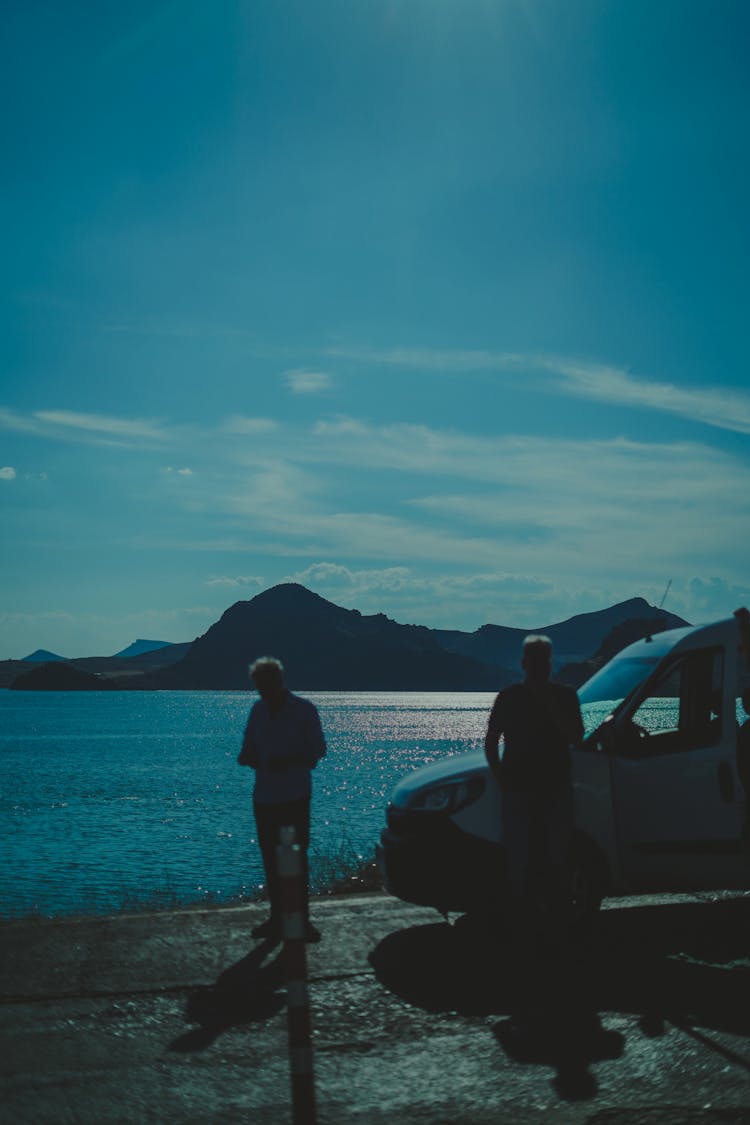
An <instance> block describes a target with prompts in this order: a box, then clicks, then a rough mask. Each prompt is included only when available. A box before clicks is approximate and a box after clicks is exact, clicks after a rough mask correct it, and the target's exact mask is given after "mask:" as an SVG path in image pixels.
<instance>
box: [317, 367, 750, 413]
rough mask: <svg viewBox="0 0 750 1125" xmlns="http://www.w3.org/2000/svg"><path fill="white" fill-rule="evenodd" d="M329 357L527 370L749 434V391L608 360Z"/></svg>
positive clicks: (567, 389) (605, 399)
mask: <svg viewBox="0 0 750 1125" xmlns="http://www.w3.org/2000/svg"><path fill="white" fill-rule="evenodd" d="M326 354H327V355H330V356H335V357H337V358H344V359H350V360H354V361H358V362H363V363H379V364H385V365H388V366H396V367H406V368H413V369H415V370H424V371H432V372H445V373H455V374H470V373H471V372H480V371H498V372H504V373H506V374H511V373H519V372H523V373H524V374H525V375H526V376H527V377H531V378H533V377H535V376H536V377H537V378H545V379H546V380H547V381H549V379H550V377H551V378H552V381H553V389H556V390H557V391H558V392H559V393H561V394H566V395H575V396H577V397H580V398H587V399H590V400H592V401H595V402H601V403H606V404H610V405H613V406H629V407H632V408H634V409H641V410H659V411H662V412H665V413H668V414H673V415H675V416H678V417H681V418H688V419H690V420H691V421H694V422H701V423H703V424H704V425H707V426H715V427H717V428H719V429H724V430H731V431H734V432H736V433H743V434H747V433H750V395H749V394H746V393H743V392H742V391H737V390H733V389H731V388H729V387H722V386H717V385H715V384H712V385H711V386H710V387H701V386H686V385H683V386H677V385H676V384H674V383H666V382H662V381H659V380H653V379H646V378H642V377H636V376H634V375H632V374H631V373H630V372H629V371H628V370H627V369H625V368H622V367H615V366H613V365H610V364H602V363H592V362H590V361H586V360H581V359H576V358H570V357H565V356H549V355H543V354H534V353H528V354H524V353H520V352H495V351H483V350H480V349H474V350H472V349H464V350H451V349H446V350H440V349H437V348H426V347H415V348H385V349H380V350H378V349H367V348H364V349H356V348H343V347H337V348H330V349H328V350H327V352H326Z"/></svg>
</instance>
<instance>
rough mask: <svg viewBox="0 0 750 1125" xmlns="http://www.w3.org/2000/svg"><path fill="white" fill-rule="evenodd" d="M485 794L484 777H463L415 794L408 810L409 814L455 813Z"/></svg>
mask: <svg viewBox="0 0 750 1125" xmlns="http://www.w3.org/2000/svg"><path fill="white" fill-rule="evenodd" d="M483 792H484V778H483V777H463V778H459V779H458V780H456V781H444V782H441V784H440V785H431V786H430V787H429V789H422V790H421V791H420V792H419V793H415V794H414V796H413V797H412V799H411V800H410V801H409V804H408V805H407V808H408V810H409V812H435V813H448V812H449V813H454V812H458V810H459V809H463V808H465V807H466V806H467V805H470V804H472V803H473V802H474V801H476V800H478V798H479V797H481V795H482V793H483Z"/></svg>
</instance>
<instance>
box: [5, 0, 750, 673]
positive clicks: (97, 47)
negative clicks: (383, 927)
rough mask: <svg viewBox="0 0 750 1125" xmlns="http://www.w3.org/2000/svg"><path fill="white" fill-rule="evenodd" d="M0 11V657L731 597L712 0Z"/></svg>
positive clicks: (743, 122) (721, 78)
mask: <svg viewBox="0 0 750 1125" xmlns="http://www.w3.org/2000/svg"><path fill="white" fill-rule="evenodd" d="M2 18H3V34H2V37H1V40H2V46H0V53H1V56H2V57H1V58H0V63H1V65H0V82H1V83H2V105H3V135H4V140H3V152H4V157H5V160H4V174H3V177H2V180H1V181H0V192H2V197H3V198H2V203H3V206H2V224H3V246H4V251H3V254H2V256H1V258H0V287H1V290H2V301H1V302H0V318H1V324H0V327H1V329H2V330H1V331H0V361H1V363H0V519H1V523H0V526H1V527H2V553H1V555H0V658H6V657H20V656H24V655H26V654H27V653H28V652H30V651H32V650H33V649H35V648H37V647H40V646H41V647H45V648H51V649H53V650H55V651H58V652H60V653H61V654H63V655H65V656H82V655H91V654H109V653H113V652H115V651H117V650H119V649H120V648H123V647H124V646H125V645H126V644H128V643H129V642H130V641H131V640H133V639H134V638H135V637H136V636H141V637H143V636H145V637H152V638H159V639H164V640H172V641H181V640H188V639H191V638H192V637H194V636H196V635H197V634H199V633H201V632H203V631H205V629H206V628H207V627H208V626H209V625H210V624H211V623H212V622H213V621H214V620H216V619H217V617H218V616H219V615H220V614H221V613H222V612H223V610H224V609H226V608H227V606H229V605H230V604H232V603H233V602H234V601H237V600H238V599H240V598H249V597H252V596H253V595H254V594H255V593H257V592H258V591H259V590H262V589H264V588H266V587H268V586H270V585H273V584H274V583H276V582H279V581H282V580H288V579H293V580H297V581H301V582H303V583H305V584H306V585H307V586H309V587H310V588H312V589H314V590H316V591H317V592H319V593H321V594H323V595H324V596H326V597H329V598H330V599H331V600H333V601H336V602H338V603H339V604H342V605H346V606H350V607H355V608H358V609H360V610H362V611H363V612H379V611H382V612H385V613H387V614H388V615H389V616H392V617H395V618H396V619H397V620H400V621H412V622H418V623H421V624H426V625H432V626H443V627H456V628H464V629H474V628H476V627H477V626H479V625H481V624H483V623H484V622H487V621H493V622H496V623H499V624H512V625H518V626H522V627H528V628H534V627H539V626H542V625H544V624H549V623H552V622H553V621H557V620H562V619H564V618H566V617H568V616H570V615H571V614H573V613H577V612H583V611H588V610H594V609H598V608H601V607H603V606H605V605H608V604H611V603H612V602H614V601H619V600H622V599H624V598H628V597H632V596H635V595H642V596H644V597H647V598H649V600H651V601H654V602H657V603H658V602H659V601H660V600H661V597H662V595H663V593H664V590H665V587H666V585H667V582H668V580H670V579H671V580H672V586H671V589H670V593H669V597H668V600H667V602H666V606H667V608H669V609H671V610H673V611H674V612H677V613H681V614H683V615H685V616H686V617H688V618H689V619H690V620H695V621H699V620H705V619H708V618H710V617H712V616H716V615H724V614H729V613H731V612H732V610H733V609H734V608H736V606H737V605H739V604H742V603H745V604H747V603H748V602H750V573H749V570H748V558H750V488H748V467H749V465H750V380H749V379H748V350H749V349H748V331H747V319H748V310H749V309H750V300H749V298H750V280H749V278H750V274H749V272H748V268H747V263H748V261H749V260H750V224H749V222H748V203H747V201H748V198H750V191H749V188H750V184H749V182H748V179H749V177H748V171H749V168H750V144H749V142H750V115H749V114H748V106H750V89H749V86H750V70H748V67H747V60H746V45H747V42H748V40H749V37H750V8H748V5H747V4H746V3H744V0H741V2H737V3H735V2H732V0H718V2H717V0H703V2H696V0H679V2H672V0H660V3H658V4H653V3H646V2H643V0H591V2H589V0H576V2H574V3H571V4H562V3H558V2H557V0H554V2H553V0H539V2H537V0H460V2H459V0H357V2H352V0H316V2H315V3H310V2H309V0H305V2H299V3H298V2H296V0H273V2H272V0H252V2H246V3H242V2H240V0H234V2H230V0H218V2H215V3H211V4H208V3H196V2H193V0H179V2H175V0H169V2H164V3H159V2H151V3H139V2H131V3H129V4H127V5H123V4H116V3H108V2H104V0H100V2H97V3H93V2H89V3H82V2H80V3H75V2H72V3H69V4H59V3H41V2H39V3H37V2H34V0H24V2H23V3H21V2H10V3H7V4H5V5H4V7H3V17H2ZM282 655H283V654H282Z"/></svg>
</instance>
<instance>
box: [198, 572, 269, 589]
mask: <svg viewBox="0 0 750 1125" xmlns="http://www.w3.org/2000/svg"><path fill="white" fill-rule="evenodd" d="M206 585H207V586H230V587H232V586H262V585H263V579H262V578H261V577H259V576H258V575H256V574H238V575H235V576H234V577H229V576H228V575H225V574H222V575H220V576H219V577H218V578H207V579H206Z"/></svg>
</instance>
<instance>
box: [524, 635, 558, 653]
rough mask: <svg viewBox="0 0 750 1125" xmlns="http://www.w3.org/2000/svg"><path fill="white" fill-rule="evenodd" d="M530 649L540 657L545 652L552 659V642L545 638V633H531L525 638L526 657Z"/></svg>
mask: <svg viewBox="0 0 750 1125" xmlns="http://www.w3.org/2000/svg"><path fill="white" fill-rule="evenodd" d="M530 649H531V650H532V651H533V652H534V653H537V654H539V655H541V653H542V652H544V653H546V654H547V655H548V656H550V657H551V656H552V641H551V640H550V639H549V637H545V636H544V634H543V633H529V635H528V637H524V641H523V654H524V656H525V655H526V653H527V652H528V651H529V650H530Z"/></svg>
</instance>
